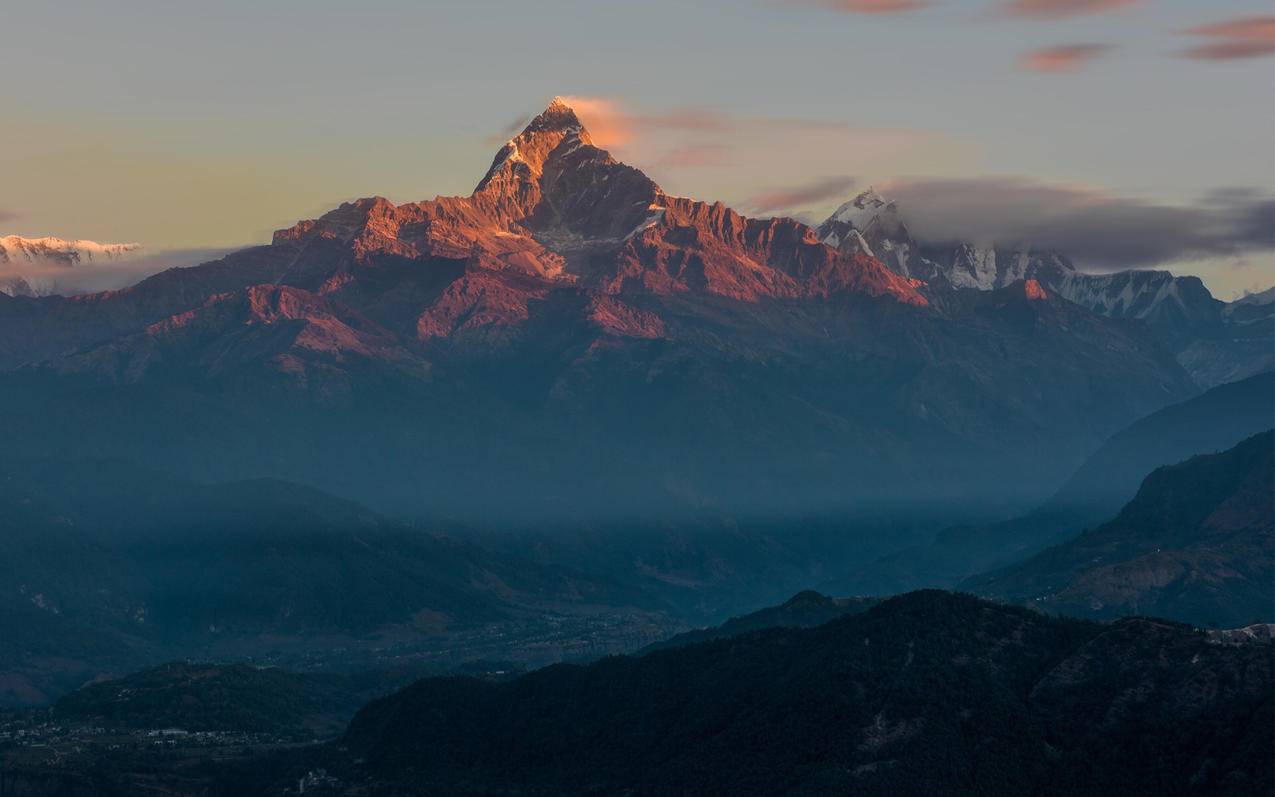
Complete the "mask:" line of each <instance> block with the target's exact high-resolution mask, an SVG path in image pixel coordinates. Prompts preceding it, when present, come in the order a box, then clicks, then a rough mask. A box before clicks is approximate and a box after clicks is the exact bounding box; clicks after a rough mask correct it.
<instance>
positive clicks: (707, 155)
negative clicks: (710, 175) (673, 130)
mask: <svg viewBox="0 0 1275 797" xmlns="http://www.w3.org/2000/svg"><path fill="white" fill-rule="evenodd" d="M728 152H729V150H728V149H727V148H726V147H725V146H723V145H721V144H682V145H678V146H674V147H673V148H672V149H669V150H668V151H667V152H665V153H664V154H663V155H662V156H661V157H660V158H659V159H658V160H657V161H656V162H655V165H656V167H657V168H662V169H679V168H702V167H706V166H708V167H715V166H726V165H727V164H729V163H730V158H729V156H728Z"/></svg>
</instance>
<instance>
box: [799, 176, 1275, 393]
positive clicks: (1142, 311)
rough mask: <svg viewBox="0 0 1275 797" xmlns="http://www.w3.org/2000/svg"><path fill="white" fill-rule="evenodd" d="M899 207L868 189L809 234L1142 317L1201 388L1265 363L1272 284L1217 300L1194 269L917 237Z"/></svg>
mask: <svg viewBox="0 0 1275 797" xmlns="http://www.w3.org/2000/svg"><path fill="white" fill-rule="evenodd" d="M906 216H907V214H906V209H905V208H900V206H899V205H898V203H895V202H892V201H890V200H888V199H887V198H885V197H884V196H882V195H881V194H880V193H879V192H877V191H876V190H875V189H869V190H867V191H865V192H863V193H862V194H860V195H859V196H857V197H855V198H854V199H851V200H850V201H848V202H846V203H845V204H843V205H841V207H839V208H838V209H837V210H836V211H835V212H834V213H833V214H832V215H831V216H829V217H828V218H827V219H826V220H825V221H824V222H823V223H822V224H821V225H819V228H818V235H819V240H821V241H823V242H824V243H826V244H828V245H829V246H832V247H835V248H836V249H837V250H838V251H841V252H845V253H848V254H863V255H868V256H870V257H877V258H879V259H880V260H881V262H882V263H884V264H885V265H886V266H888V267H889V268H890V269H891V270H892V271H894V272H895V273H897V274H899V275H901V276H905V277H909V278H912V279H916V280H920V281H923V282H924V283H925V284H926V285H927V286H928V287H929V289H930V291H938V292H943V291H947V290H950V289H953V288H956V289H961V288H970V289H976V290H982V291H987V290H996V289H999V288H1003V287H1005V286H1006V285H1009V284H1012V283H1014V282H1016V281H1020V280H1026V279H1034V280H1036V281H1038V282H1039V283H1040V284H1041V285H1042V286H1043V287H1044V288H1045V289H1046V290H1049V291H1051V292H1053V293H1054V294H1056V295H1058V296H1061V297H1062V298H1064V299H1067V300H1068V301H1072V302H1075V303H1076V304H1079V305H1081V306H1082V307H1085V308H1087V309H1089V310H1092V311H1093V312H1095V313H1098V314H1100V315H1103V316H1106V317H1109V318H1128V319H1138V320H1140V321H1142V322H1144V323H1145V324H1147V326H1148V327H1149V328H1150V329H1152V330H1153V331H1154V332H1155V333H1156V335H1157V336H1158V337H1160V338H1161V340H1162V341H1163V342H1164V343H1165V345H1166V346H1168V347H1169V348H1170V349H1171V350H1172V351H1173V352H1174V353H1175V355H1176V356H1177V358H1178V360H1179V362H1181V363H1182V365H1183V366H1184V367H1185V368H1186V369H1187V370H1188V371H1189V372H1190V373H1191V376H1192V377H1193V378H1194V379H1195V381H1196V382H1197V383H1198V384H1199V385H1200V386H1201V387H1204V388H1208V387H1213V386H1215V385H1218V384H1222V383H1224V382H1231V381H1235V380H1238V379H1243V378H1244V377H1247V376H1251V375H1253V374H1255V373H1258V372H1259V371H1262V370H1269V369H1271V368H1272V367H1275V349H1273V348H1272V346H1271V340H1272V336H1273V335H1275V321H1273V319H1272V313H1273V312H1275V289H1272V290H1267V291H1264V292H1262V293H1258V294H1253V295H1250V296H1246V297H1244V298H1243V299H1240V300H1237V301H1236V302H1232V303H1226V302H1221V301H1218V300H1217V299H1215V298H1214V297H1213V295H1212V294H1211V293H1210V292H1209V290H1208V289H1207V288H1206V287H1205V286H1204V283H1203V282H1202V281H1200V279H1199V278H1198V277H1192V276H1174V275H1173V274H1171V273H1169V272H1168V271H1155V270H1130V271H1118V272H1115V273H1110V274H1093V273H1085V272H1083V271H1080V270H1079V269H1077V267H1076V265H1075V264H1074V263H1073V262H1072V261H1071V259H1070V258H1068V257H1067V255H1066V254H1065V253H1062V252H1049V251H1037V250H1033V249H1032V248H1030V247H1026V246H1020V247H1016V248H999V247H997V246H995V245H994V244H980V243H975V242H971V241H958V242H947V243H944V242H930V241H921V240H918V239H917V238H916V237H914V236H913V234H912V232H911V231H910V230H909V229H908V226H907V222H906ZM926 295H927V296H930V295H931V293H930V292H927V293H926Z"/></svg>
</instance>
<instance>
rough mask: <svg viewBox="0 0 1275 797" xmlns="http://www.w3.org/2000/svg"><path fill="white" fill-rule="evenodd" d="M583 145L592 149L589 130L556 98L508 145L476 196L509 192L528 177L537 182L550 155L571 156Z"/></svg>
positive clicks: (494, 162)
mask: <svg viewBox="0 0 1275 797" xmlns="http://www.w3.org/2000/svg"><path fill="white" fill-rule="evenodd" d="M564 144H565V146H563V145H564ZM584 146H588V147H592V146H593V139H591V138H590V137H589V131H587V130H585V129H584V125H583V124H581V123H580V118H579V117H578V116H576V113H575V111H573V110H572V109H571V106H570V105H568V104H567V102H566V100H564V99H563V98H562V97H554V98H553V100H552V101H551V102H550V103H549V106H548V107H547V108H545V109H544V110H543V111H541V112H540V115H538V116H537V117H536V118H535V119H532V120H531V122H530V123H528V124H527V126H526V127H525V128H523V131H522V132H521V133H519V134H518V135H517V136H515V137H513V138H511V139H509V141H507V142H505V145H504V146H503V147H501V148H500V151H499V152H497V153H496V157H495V158H494V159H493V160H492V162H491V168H489V169H488V170H487V174H486V175H485V176H484V177H483V179H482V181H481V182H480V183H479V184H478V187H477V188H476V189H474V193H475V194H479V193H484V192H490V191H491V190H492V189H495V190H496V192H497V193H498V194H500V193H507V192H508V191H509V190H510V187H511V186H517V185H519V184H521V183H523V182H524V181H525V180H526V179H528V178H530V179H532V180H538V179H539V178H540V175H541V174H542V173H543V171H544V165H545V161H546V160H548V159H549V156H550V154H552V153H554V152H555V151H558V154H559V155H562V154H568V153H570V152H574V151H575V150H577V149H579V148H580V147H584Z"/></svg>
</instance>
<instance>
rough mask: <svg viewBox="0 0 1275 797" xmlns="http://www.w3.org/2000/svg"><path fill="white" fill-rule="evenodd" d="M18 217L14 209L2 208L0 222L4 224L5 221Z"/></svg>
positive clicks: (0, 209)
mask: <svg viewBox="0 0 1275 797" xmlns="http://www.w3.org/2000/svg"><path fill="white" fill-rule="evenodd" d="M17 217H18V214H17V213H15V212H14V211H12V210H5V209H4V208H0V224H3V223H4V222H7V221H13V220H14V219H16V218H17Z"/></svg>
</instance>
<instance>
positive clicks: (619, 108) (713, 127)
mask: <svg viewBox="0 0 1275 797" xmlns="http://www.w3.org/2000/svg"><path fill="white" fill-rule="evenodd" d="M563 100H564V101H565V102H566V103H567V105H569V106H571V110H573V111H575V112H576V116H578V117H580V122H581V123H582V124H584V126H585V128H586V129H587V130H588V131H589V135H590V136H592V137H593V143H595V144H597V145H598V146H599V147H602V148H604V149H605V148H606V147H622V146H624V145H625V144H627V143H629V142H630V141H631V140H632V139H633V138H634V137H635V136H636V135H638V134H639V133H641V132H649V131H653V130H682V131H696V132H720V131H725V130H727V129H729V128H730V127H731V122H730V121H729V120H728V119H727V118H726V117H725V116H723V115H722V114H720V113H718V112H717V111H714V110H712V109H709V108H693V107H692V108H674V109H671V110H667V111H662V112H659V113H641V112H635V111H632V110H630V109H628V108H626V107H625V106H624V105H623V104H622V103H620V102H619V101H617V100H612V99H608V98H605V97H580V96H572V97H563Z"/></svg>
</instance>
